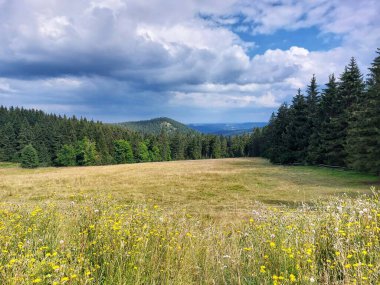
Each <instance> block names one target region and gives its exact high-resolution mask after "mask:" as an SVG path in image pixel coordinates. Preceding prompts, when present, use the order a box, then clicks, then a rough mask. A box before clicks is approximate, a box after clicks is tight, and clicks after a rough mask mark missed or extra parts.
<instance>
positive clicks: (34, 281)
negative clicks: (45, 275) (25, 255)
mask: <svg viewBox="0 0 380 285" xmlns="http://www.w3.org/2000/svg"><path fill="white" fill-rule="evenodd" d="M32 282H33V284H37V283H41V282H42V279H41V278H36V279H34V280H33V281H32Z"/></svg>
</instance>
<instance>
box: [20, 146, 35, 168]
mask: <svg viewBox="0 0 380 285" xmlns="http://www.w3.org/2000/svg"><path fill="white" fill-rule="evenodd" d="M38 165H39V162H38V153H37V151H36V149H35V148H34V147H33V146H32V145H31V144H29V145H27V146H25V147H24V148H23V149H22V151H21V167H23V168H36V167H38Z"/></svg>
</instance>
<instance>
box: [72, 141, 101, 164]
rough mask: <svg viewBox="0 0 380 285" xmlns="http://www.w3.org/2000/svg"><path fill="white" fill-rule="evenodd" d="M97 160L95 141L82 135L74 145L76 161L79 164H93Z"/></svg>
mask: <svg viewBox="0 0 380 285" xmlns="http://www.w3.org/2000/svg"><path fill="white" fill-rule="evenodd" d="M96 162H97V152H96V143H95V142H91V141H90V140H89V139H88V138H87V137H84V138H83V139H82V140H81V141H79V142H78V144H77V147H76V163H77V165H80V166H87V165H95V164H96Z"/></svg>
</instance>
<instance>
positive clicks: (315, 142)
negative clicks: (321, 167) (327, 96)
mask: <svg viewBox="0 0 380 285" xmlns="http://www.w3.org/2000/svg"><path fill="white" fill-rule="evenodd" d="M306 93H307V97H306V103H307V113H308V122H307V126H308V130H306V131H307V132H308V133H307V132H306V133H305V135H306V136H308V149H307V154H306V158H305V159H306V162H307V163H309V164H319V163H321V162H322V156H321V149H320V145H321V136H320V127H321V121H322V118H321V108H320V97H319V92H318V85H317V80H316V78H315V75H313V77H312V78H311V81H310V85H308V86H307V90H306Z"/></svg>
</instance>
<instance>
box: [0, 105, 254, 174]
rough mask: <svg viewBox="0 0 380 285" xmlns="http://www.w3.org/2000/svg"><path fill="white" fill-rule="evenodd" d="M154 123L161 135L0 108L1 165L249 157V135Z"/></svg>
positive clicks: (40, 113) (84, 120)
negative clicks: (210, 131)
mask: <svg viewBox="0 0 380 285" xmlns="http://www.w3.org/2000/svg"><path fill="white" fill-rule="evenodd" d="M153 122H156V126H162V125H161V123H164V124H163V125H164V126H165V128H161V127H160V128H157V130H163V131H160V132H159V134H154V133H147V132H146V131H145V132H143V131H141V132H135V131H132V130H130V129H126V128H125V127H121V126H118V125H111V124H103V123H101V122H93V121H89V120H86V119H84V118H81V119H78V118H76V117H71V118H68V117H66V116H57V115H53V114H46V113H44V112H42V111H39V110H33V109H32V110H27V109H22V108H15V107H10V108H6V107H3V106H0V161H11V162H21V164H22V165H23V162H25V161H24V158H25V160H27V161H28V163H27V164H26V166H25V167H32V166H33V167H35V166H38V165H40V166H49V165H55V166H75V165H78V166H82V165H99V164H114V163H133V162H149V161H168V160H182V159H201V158H202V159H205V158H221V157H241V156H248V155H254V153H253V150H254V149H253V145H252V144H251V142H252V139H253V137H252V135H249V134H246V135H242V136H236V137H228V138H227V137H221V136H217V135H205V134H201V133H198V132H196V131H193V130H189V129H188V128H187V127H186V126H184V125H182V124H180V123H178V122H175V121H173V120H170V119H166V118H164V119H157V120H153ZM166 123H167V124H166ZM169 124H170V125H169ZM154 125H155V124H154V123H152V126H154ZM146 126H147V128H148V127H149V126H150V125H149V124H146ZM168 128H170V130H169V129H168Z"/></svg>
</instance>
